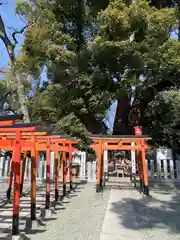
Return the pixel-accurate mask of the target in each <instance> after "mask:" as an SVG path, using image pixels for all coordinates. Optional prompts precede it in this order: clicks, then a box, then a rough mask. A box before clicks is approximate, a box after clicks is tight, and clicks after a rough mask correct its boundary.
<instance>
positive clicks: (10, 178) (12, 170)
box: [6, 152, 15, 201]
mask: <svg viewBox="0 0 180 240" xmlns="http://www.w3.org/2000/svg"><path fill="white" fill-rule="evenodd" d="M14 157H15V153H14V152H12V156H11V169H10V174H9V178H8V189H7V192H6V197H7V200H8V201H10V200H11V189H12V183H13V176H14V159H13V158H14Z"/></svg>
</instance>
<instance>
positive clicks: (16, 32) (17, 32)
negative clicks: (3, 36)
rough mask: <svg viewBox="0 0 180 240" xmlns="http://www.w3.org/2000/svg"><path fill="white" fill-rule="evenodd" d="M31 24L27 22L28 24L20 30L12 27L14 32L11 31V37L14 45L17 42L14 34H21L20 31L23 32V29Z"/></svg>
mask: <svg viewBox="0 0 180 240" xmlns="http://www.w3.org/2000/svg"><path fill="white" fill-rule="evenodd" d="M31 25H32V23H29V24H27V25H25V26H24V27H23V28H22V29H20V30H15V29H14V32H13V33H12V38H13V40H14V43H15V45H16V44H18V40H17V38H16V35H17V34H22V33H24V31H25V29H26V28H28V27H29V26H31Z"/></svg>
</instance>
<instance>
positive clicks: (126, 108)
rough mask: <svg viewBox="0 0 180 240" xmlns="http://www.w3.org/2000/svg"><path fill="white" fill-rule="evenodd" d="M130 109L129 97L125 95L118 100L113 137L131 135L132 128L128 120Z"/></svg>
mask: <svg viewBox="0 0 180 240" xmlns="http://www.w3.org/2000/svg"><path fill="white" fill-rule="evenodd" d="M130 109H131V106H130V99H129V97H128V95H127V94H126V93H124V95H123V96H122V97H121V98H120V99H118V103H117V109H116V115H115V120H114V128H113V135H127V134H131V126H130V125H129V120H128V116H129V112H130Z"/></svg>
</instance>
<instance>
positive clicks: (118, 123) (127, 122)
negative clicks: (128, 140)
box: [113, 80, 175, 135]
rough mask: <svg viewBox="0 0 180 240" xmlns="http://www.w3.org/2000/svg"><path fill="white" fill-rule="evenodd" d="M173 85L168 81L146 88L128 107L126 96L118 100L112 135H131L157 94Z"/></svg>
mask: <svg viewBox="0 0 180 240" xmlns="http://www.w3.org/2000/svg"><path fill="white" fill-rule="evenodd" d="M174 85H175V84H174V83H173V82H171V81H169V80H164V81H161V82H160V83H158V84H156V85H154V86H152V87H149V88H147V89H146V90H145V91H144V92H143V93H142V94H141V95H140V96H138V95H136V96H135V99H134V101H133V103H132V106H130V100H129V98H128V96H127V95H126V94H124V95H123V96H122V98H121V99H119V100H118V106H117V110H116V115H115V121H114V129H113V134H114V135H122V134H123V135H128V134H133V126H134V125H141V119H142V117H143V115H144V111H145V109H146V108H147V106H148V104H149V103H150V102H151V101H153V99H154V97H155V96H156V94H157V93H159V92H161V91H163V90H165V89H167V88H169V87H171V86H174Z"/></svg>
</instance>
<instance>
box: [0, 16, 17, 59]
mask: <svg viewBox="0 0 180 240" xmlns="http://www.w3.org/2000/svg"><path fill="white" fill-rule="evenodd" d="M0 39H1V40H2V41H3V43H4V45H5V47H6V49H7V52H8V55H9V57H10V59H11V61H12V62H13V63H14V61H15V56H14V47H15V46H14V44H12V42H11V41H10V39H9V38H8V36H7V33H6V29H5V25H4V22H3V19H2V16H1V15H0Z"/></svg>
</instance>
